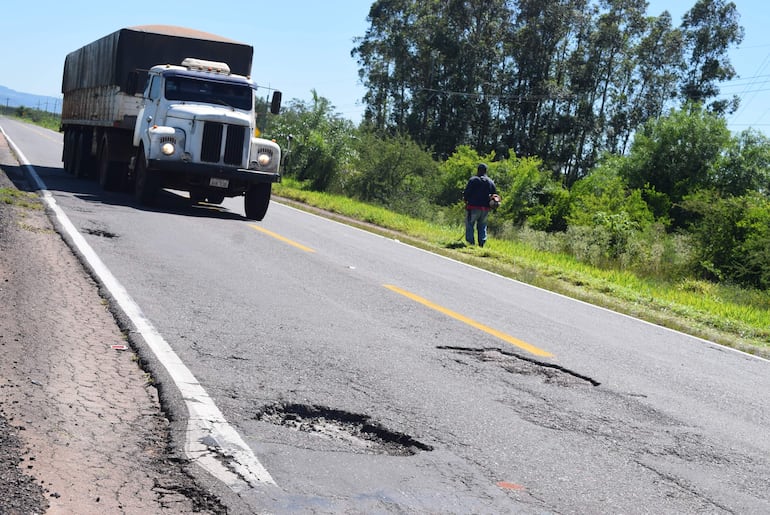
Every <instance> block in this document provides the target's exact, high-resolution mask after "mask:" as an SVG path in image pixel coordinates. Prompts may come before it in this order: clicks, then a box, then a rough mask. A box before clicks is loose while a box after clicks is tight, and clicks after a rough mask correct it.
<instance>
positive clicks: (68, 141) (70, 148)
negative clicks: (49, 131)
mask: <svg viewBox="0 0 770 515" xmlns="http://www.w3.org/2000/svg"><path fill="white" fill-rule="evenodd" d="M74 135H75V134H74V133H73V131H72V129H64V138H63V139H64V148H63V149H62V155H61V160H62V163H63V164H62V166H63V167H64V171H65V172H67V173H69V174H71V173H72V165H73V164H74V161H75V159H74V153H75V152H74V150H75V141H74V140H75V138H74V137H73V136H74Z"/></svg>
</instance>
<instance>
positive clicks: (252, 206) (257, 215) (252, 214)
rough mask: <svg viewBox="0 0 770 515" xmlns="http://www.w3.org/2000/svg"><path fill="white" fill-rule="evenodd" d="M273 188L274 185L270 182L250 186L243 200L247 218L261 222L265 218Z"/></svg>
mask: <svg viewBox="0 0 770 515" xmlns="http://www.w3.org/2000/svg"><path fill="white" fill-rule="evenodd" d="M272 188H273V185H272V184H271V183H269V182H266V183H260V184H252V185H250V186H249V189H248V190H246V196H245V197H244V200H243V207H244V210H245V211H246V218H251V219H252V220H257V221H261V220H262V219H263V218H265V214H266V213H267V207H268V206H269V205H270V192H271V190H272Z"/></svg>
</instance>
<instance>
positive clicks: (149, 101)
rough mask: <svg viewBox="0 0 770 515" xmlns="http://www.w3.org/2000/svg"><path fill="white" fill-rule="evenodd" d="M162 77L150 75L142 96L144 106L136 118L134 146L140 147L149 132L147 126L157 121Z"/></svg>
mask: <svg viewBox="0 0 770 515" xmlns="http://www.w3.org/2000/svg"><path fill="white" fill-rule="evenodd" d="M161 83H162V81H161V77H160V76H159V75H150V80H148V81H147V88H146V89H145V90H144V95H143V96H142V97H143V98H142V108H141V109H140V110H139V115H138V116H137V118H136V127H135V128H134V146H135V147H138V146H139V142H140V141H142V138H143V137H144V135H146V134H147V128H148V127H151V126H152V125H153V124H154V123H156V120H155V118H156V116H157V114H158V105H159V104H160V99H161V96H162V91H161Z"/></svg>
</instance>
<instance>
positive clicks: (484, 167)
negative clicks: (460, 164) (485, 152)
mask: <svg viewBox="0 0 770 515" xmlns="http://www.w3.org/2000/svg"><path fill="white" fill-rule="evenodd" d="M476 173H477V174H478V175H486V173H487V165H485V164H484V163H481V164H480V165H479V167H478V169H477V170H476Z"/></svg>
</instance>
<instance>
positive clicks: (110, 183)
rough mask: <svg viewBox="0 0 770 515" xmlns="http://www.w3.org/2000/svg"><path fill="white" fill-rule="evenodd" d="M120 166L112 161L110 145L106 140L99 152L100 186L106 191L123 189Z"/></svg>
mask: <svg viewBox="0 0 770 515" xmlns="http://www.w3.org/2000/svg"><path fill="white" fill-rule="evenodd" d="M120 165H121V163H116V162H114V161H110V143H109V140H108V139H105V140H104V143H102V149H101V151H100V152H99V185H100V186H101V187H102V189H104V191H118V190H120V189H121V182H122V181H121V176H120Z"/></svg>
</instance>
